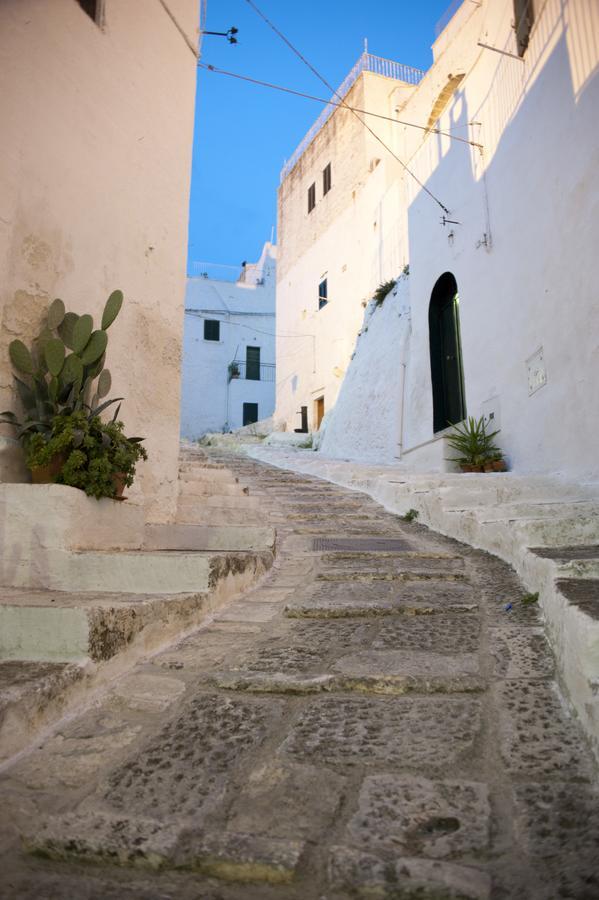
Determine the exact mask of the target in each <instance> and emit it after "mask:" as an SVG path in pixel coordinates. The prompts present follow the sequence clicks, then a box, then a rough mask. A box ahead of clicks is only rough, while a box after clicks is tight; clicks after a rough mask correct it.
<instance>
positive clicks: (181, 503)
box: [177, 490, 260, 510]
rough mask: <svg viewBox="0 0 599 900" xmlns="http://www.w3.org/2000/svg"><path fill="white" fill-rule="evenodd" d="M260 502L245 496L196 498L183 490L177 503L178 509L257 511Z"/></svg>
mask: <svg viewBox="0 0 599 900" xmlns="http://www.w3.org/2000/svg"><path fill="white" fill-rule="evenodd" d="M259 506H260V500H259V498H258V497H249V496H248V495H247V494H241V495H238V496H237V497H231V496H218V495H210V494H207V495H206V496H201V497H198V496H197V495H195V494H188V493H186V492H185V491H184V490H183V491H179V499H178V501H177V508H178V509H195V508H198V509H200V508H201V509H240V510H247V509H258V507H259Z"/></svg>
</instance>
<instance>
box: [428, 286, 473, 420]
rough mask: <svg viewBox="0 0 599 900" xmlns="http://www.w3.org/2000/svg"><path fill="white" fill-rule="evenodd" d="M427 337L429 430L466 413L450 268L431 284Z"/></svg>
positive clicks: (455, 290) (455, 293)
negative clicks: (430, 397)
mask: <svg viewBox="0 0 599 900" xmlns="http://www.w3.org/2000/svg"><path fill="white" fill-rule="evenodd" d="M429 337H430V354H431V378H432V387H433V431H435V432H437V431H442V430H443V429H444V428H447V427H448V426H449V425H455V424H456V423H457V422H461V421H462V419H464V418H465V417H466V396H465V391H464V373H463V366H462V347H461V341H460V307H459V299H458V286H457V284H456V280H455V278H454V277H453V275H452V274H451V272H446V273H445V274H444V275H442V276H441V278H439V280H438V281H437V283H436V285H435V287H434V288H433V293H432V295H431V302H430V307H429Z"/></svg>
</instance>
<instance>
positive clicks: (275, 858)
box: [0, 457, 599, 900]
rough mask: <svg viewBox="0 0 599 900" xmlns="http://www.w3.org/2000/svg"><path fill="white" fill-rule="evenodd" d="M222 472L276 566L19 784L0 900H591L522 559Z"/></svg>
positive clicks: (322, 487)
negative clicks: (518, 571)
mask: <svg viewBox="0 0 599 900" xmlns="http://www.w3.org/2000/svg"><path fill="white" fill-rule="evenodd" d="M220 458H221V459H223V460H224V461H225V462H226V463H227V464H228V465H230V466H231V468H233V469H235V471H236V473H237V474H238V476H239V477H240V480H242V481H243V482H244V483H247V484H249V486H250V491H251V494H252V495H254V496H258V497H259V498H260V509H261V513H262V516H263V520H264V524H275V526H276V528H277V533H278V553H277V559H276V562H275V566H274V568H273V569H272V570H271V571H270V573H269V574H268V575H267V577H266V578H265V579H264V580H263V581H262V582H261V583H260V584H259V585H258V586H257V587H256V588H254V589H253V590H252V591H251V592H249V593H248V594H246V595H244V596H243V598H242V599H240V600H238V601H236V602H234V603H232V604H231V605H229V606H227V607H225V608H224V609H222V610H221V611H220V613H218V614H217V615H216V617H215V618H214V620H213V621H211V622H210V623H209V624H207V625H205V626H204V627H203V628H202V629H200V630H199V631H197V632H196V633H194V634H193V635H192V636H191V637H189V638H187V639H185V640H182V641H181V642H180V643H178V644H177V645H174V646H172V647H170V648H169V649H168V650H166V651H164V652H161V653H160V654H158V655H157V656H155V657H153V658H152V659H151V660H150V661H148V662H146V663H144V664H142V665H139V666H137V668H136V669H135V670H134V671H132V672H131V673H129V674H128V675H126V676H124V677H122V678H121V679H119V680H118V681H117V682H115V683H114V684H113V686H112V688H111V690H110V692H109V693H108V694H107V695H105V696H104V697H103V698H102V699H101V700H100V701H99V702H97V703H96V704H94V705H93V706H91V707H90V708H88V709H87V710H85V711H82V712H81V713H80V714H79V715H78V716H75V717H72V718H71V719H70V720H69V721H67V722H65V723H63V724H62V725H61V726H60V728H59V729H58V730H57V731H56V732H55V733H54V734H53V735H52V736H50V737H49V738H48V739H47V740H46V741H45V742H43V743H42V744H41V745H40V746H39V747H37V748H36V749H34V750H33V752H31V753H30V754H29V755H27V756H24V757H22V758H21V759H20V760H19V761H18V762H17V763H15V764H14V765H12V766H11V767H10V768H7V769H5V770H4V772H3V773H2V775H1V776H0V808H1V809H2V811H3V815H2V825H1V831H0V841H1V844H0V849H1V853H2V856H1V858H0V871H1V872H2V876H1V884H0V896H1V897H2V898H11V900H12V898H19V900H20V898H23V900H33V898H35V900H46V898H47V900H49V898H52V900H63V898H64V900H67V898H69V900H92V898H94V900H95V898H98V900H99V898H102V900H105V898H106V900H108V898H114V900H128V898H131V900H159V898H160V900H167V898H172V900H246V898H247V900H270V898H282V900H283V898H284V900H292V898H293V900H342V898H347V897H358V898H359V897H365V898H366V897H368V898H370V897H381V898H396V900H399V898H416V897H418V898H433V900H441V898H473V900H479V898H481V900H483V898H493V900H499V898H505V900H508V898H509V900H553V898H568V900H591V898H597V897H598V896H599V793H598V791H597V787H596V783H597V782H596V777H597V773H596V768H595V766H594V763H593V760H592V758H591V755H590V753H589V751H588V749H587V747H586V745H585V742H584V740H583V738H582V736H581V734H580V732H579V729H578V726H577V723H576V721H575V720H573V719H572V718H571V717H570V716H569V714H568V711H567V708H566V706H565V704H564V703H563V701H562V700H561V699H560V695H559V693H558V690H557V686H556V683H555V680H554V670H553V662H552V657H551V653H550V651H549V649H548V646H547V644H546V642H545V639H544V637H543V631H542V627H541V625H540V619H539V612H538V610H537V608H536V606H535V605H534V603H532V604H526V603H524V602H523V596H524V594H525V590H524V588H523V587H522V585H521V584H520V583H519V581H518V579H517V578H516V577H515V576H514V574H513V573H512V572H511V570H510V569H509V567H508V566H506V565H505V564H503V563H502V562H500V561H499V560H497V559H494V558H492V557H490V556H488V555H486V554H484V553H482V552H479V551H476V550H472V549H471V548H468V547H465V546H464V545H461V544H457V543H455V542H453V541H451V540H449V539H447V538H443V537H440V536H438V535H436V534H434V533H432V532H430V531H428V530H427V529H425V528H424V527H422V526H419V525H418V524H415V523H406V522H404V521H402V520H400V519H398V518H397V517H396V516H393V515H391V514H388V513H386V512H385V511H384V510H383V509H382V508H381V507H380V506H378V505H377V504H376V503H374V502H373V501H372V500H370V499H368V498H367V497H365V496H364V495H362V494H358V493H352V492H351V491H348V490H345V489H342V488H339V487H335V486H333V485H331V484H328V483H326V482H323V481H319V480H317V479H315V478H310V477H307V476H302V475H295V474H292V473H290V472H285V471H283V470H278V469H274V468H271V467H269V466H267V465H264V464H262V463H258V462H254V461H251V460H248V459H245V458H236V457H220ZM510 606H511V608H506V607H510Z"/></svg>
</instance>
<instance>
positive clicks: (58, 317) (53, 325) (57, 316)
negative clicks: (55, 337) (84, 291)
mask: <svg viewBox="0 0 599 900" xmlns="http://www.w3.org/2000/svg"><path fill="white" fill-rule="evenodd" d="M64 316H65V309H64V303H63V302H62V300H59V299H58V298H57V299H56V300H54V302H53V303H51V304H50V308H49V310H48V328H49V329H50V331H56V329H57V328H58V326H59V325H60V323H61V322H62V320H63V319H64Z"/></svg>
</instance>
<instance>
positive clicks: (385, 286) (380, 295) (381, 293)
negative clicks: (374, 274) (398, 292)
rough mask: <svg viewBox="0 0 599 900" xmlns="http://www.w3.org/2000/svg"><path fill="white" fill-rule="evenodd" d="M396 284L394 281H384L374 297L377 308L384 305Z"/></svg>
mask: <svg viewBox="0 0 599 900" xmlns="http://www.w3.org/2000/svg"><path fill="white" fill-rule="evenodd" d="M395 284H396V282H395V281H394V280H393V279H391V281H383V282H382V283H381V284H379V286H378V287H377V289H376V291H375V292H374V294H373V295H372V296H373V299H374V302H375V303H376V305H377V306H382V305H383V303H384V302H385V297H386V296H387V294H389V293H391V291H392V290H393V288H394V287H395Z"/></svg>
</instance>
